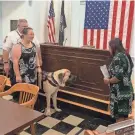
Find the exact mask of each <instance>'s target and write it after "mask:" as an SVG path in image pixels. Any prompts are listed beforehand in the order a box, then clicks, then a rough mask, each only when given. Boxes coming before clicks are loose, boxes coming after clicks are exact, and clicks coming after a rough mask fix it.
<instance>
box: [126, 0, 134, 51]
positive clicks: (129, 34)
mask: <svg viewBox="0 0 135 135" xmlns="http://www.w3.org/2000/svg"><path fill="white" fill-rule="evenodd" d="M133 14H134V1H131V2H130V8H129V18H128V31H127V40H126V49H127V51H128V52H129V47H130V38H131V30H132V21H133Z"/></svg>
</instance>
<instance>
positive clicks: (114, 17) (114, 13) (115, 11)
mask: <svg viewBox="0 0 135 135" xmlns="http://www.w3.org/2000/svg"><path fill="white" fill-rule="evenodd" d="M117 7H118V1H114V7H113V18H112V33H111V39H112V38H114V36H115V28H116V19H117Z"/></svg>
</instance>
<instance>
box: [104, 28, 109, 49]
mask: <svg viewBox="0 0 135 135" xmlns="http://www.w3.org/2000/svg"><path fill="white" fill-rule="evenodd" d="M107 35H108V30H104V42H103V49H104V50H105V49H107Z"/></svg>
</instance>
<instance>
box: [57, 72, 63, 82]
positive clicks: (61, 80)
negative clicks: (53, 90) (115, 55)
mask: <svg viewBox="0 0 135 135" xmlns="http://www.w3.org/2000/svg"><path fill="white" fill-rule="evenodd" d="M58 78H59V81H60V83H61V84H62V82H63V78H64V74H63V73H60V74H59V75H58Z"/></svg>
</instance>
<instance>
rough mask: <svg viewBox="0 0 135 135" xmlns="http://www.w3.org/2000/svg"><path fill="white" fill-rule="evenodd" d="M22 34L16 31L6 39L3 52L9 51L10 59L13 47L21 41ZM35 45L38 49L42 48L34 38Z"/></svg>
mask: <svg viewBox="0 0 135 135" xmlns="http://www.w3.org/2000/svg"><path fill="white" fill-rule="evenodd" d="M21 35H22V34H21V33H20V32H19V31H18V30H14V31H11V32H9V33H8V35H7V36H6V37H5V39H4V43H3V50H7V51H9V58H10V59H11V50H12V48H13V45H16V44H18V43H19V42H20V41H21ZM33 43H34V44H35V45H36V47H37V48H38V47H40V44H39V41H38V40H37V38H36V37H35V36H34V39H33Z"/></svg>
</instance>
